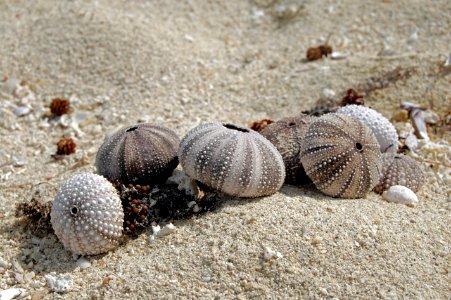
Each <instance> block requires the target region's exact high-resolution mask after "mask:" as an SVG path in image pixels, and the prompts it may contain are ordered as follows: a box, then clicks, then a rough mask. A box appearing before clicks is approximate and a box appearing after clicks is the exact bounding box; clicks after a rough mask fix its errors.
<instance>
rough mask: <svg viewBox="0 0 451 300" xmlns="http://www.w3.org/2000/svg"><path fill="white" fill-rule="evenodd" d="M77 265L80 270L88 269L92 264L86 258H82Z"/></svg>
mask: <svg viewBox="0 0 451 300" xmlns="http://www.w3.org/2000/svg"><path fill="white" fill-rule="evenodd" d="M75 264H76V265H77V266H78V267H80V269H86V268H89V267H90V266H91V262H90V261H89V260H87V259H86V258H84V257H80V258H79V259H78V260H77V261H76V262H75Z"/></svg>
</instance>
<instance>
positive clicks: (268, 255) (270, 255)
mask: <svg viewBox="0 0 451 300" xmlns="http://www.w3.org/2000/svg"><path fill="white" fill-rule="evenodd" d="M263 258H264V259H265V260H267V261H269V260H273V259H279V258H283V255H282V253H280V252H279V251H274V250H272V249H271V248H269V247H265V249H264V252H263Z"/></svg>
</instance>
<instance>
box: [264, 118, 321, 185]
mask: <svg viewBox="0 0 451 300" xmlns="http://www.w3.org/2000/svg"><path fill="white" fill-rule="evenodd" d="M314 119H315V117H312V116H308V115H304V114H301V115H299V116H297V117H289V118H284V119H281V120H279V121H277V122H275V123H272V124H269V125H268V126H267V127H265V128H264V129H263V130H262V131H261V132H260V134H261V135H263V136H264V137H265V138H267V139H268V140H269V141H270V142H271V143H273V144H274V146H276V148H277V150H279V153H280V154H281V155H282V158H283V162H284V164H285V172H286V174H287V175H286V178H285V182H287V183H293V184H301V183H309V182H311V180H310V179H309V178H308V176H307V174H305V171H304V168H303V167H302V164H301V158H300V156H299V152H300V151H301V139H302V136H303V135H304V134H305V132H306V131H307V129H308V126H309V123H310V122H311V121H313V120H314Z"/></svg>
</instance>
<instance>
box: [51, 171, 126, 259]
mask: <svg viewBox="0 0 451 300" xmlns="http://www.w3.org/2000/svg"><path fill="white" fill-rule="evenodd" d="M50 217H51V222H52V227H53V230H54V231H55V234H56V235H57V236H58V238H59V240H60V241H61V242H62V243H63V245H64V247H65V248H66V249H67V250H69V251H70V252H72V253H73V254H79V255H95V254H100V253H104V252H107V251H109V250H111V249H113V248H115V247H116V246H117V244H118V240H119V238H120V236H121V235H122V228H123V222H124V213H123V210H122V204H121V200H120V198H119V196H118V194H117V192H116V190H115V189H114V187H113V185H112V184H111V183H110V182H109V181H108V180H106V179H105V178H104V177H102V176H99V175H96V174H79V175H75V176H74V177H72V178H70V179H69V180H67V181H66V182H65V183H64V184H63V185H62V186H61V188H60V189H59V190H58V192H57V194H56V197H55V200H54V201H53V205H52V211H51V213H50Z"/></svg>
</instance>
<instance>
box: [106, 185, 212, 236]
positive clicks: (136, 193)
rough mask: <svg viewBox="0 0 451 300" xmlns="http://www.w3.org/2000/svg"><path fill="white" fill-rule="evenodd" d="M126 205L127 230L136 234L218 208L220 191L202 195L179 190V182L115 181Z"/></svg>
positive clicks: (125, 222) (125, 227)
mask: <svg viewBox="0 0 451 300" xmlns="http://www.w3.org/2000/svg"><path fill="white" fill-rule="evenodd" d="M113 184H114V185H115V187H116V188H117V190H118V191H119V195H120V198H121V201H122V206H123V208H124V215H125V217H124V232H125V233H126V234H129V235H135V234H137V233H138V232H139V231H140V230H142V229H144V228H146V227H147V226H149V225H151V224H152V223H153V222H155V223H160V222H165V223H166V222H169V221H171V220H179V219H187V218H190V217H192V216H193V215H196V214H201V213H204V212H207V211H211V210H213V209H215V208H216V207H217V204H218V201H217V194H216V193H210V192H208V193H204V194H203V195H202V196H201V197H200V198H198V197H196V196H193V195H188V194H186V193H185V192H184V191H183V190H179V189H178V186H177V185H176V184H164V185H158V186H157V185H155V186H153V187H151V186H148V185H144V186H141V185H133V184H129V185H127V186H125V185H123V184H119V183H113Z"/></svg>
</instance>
